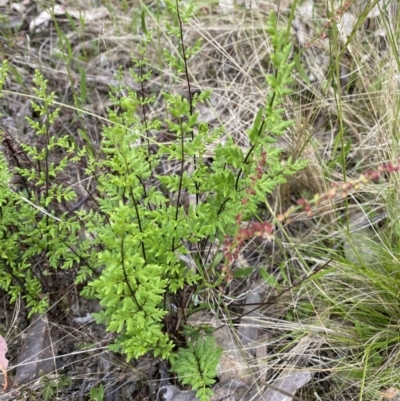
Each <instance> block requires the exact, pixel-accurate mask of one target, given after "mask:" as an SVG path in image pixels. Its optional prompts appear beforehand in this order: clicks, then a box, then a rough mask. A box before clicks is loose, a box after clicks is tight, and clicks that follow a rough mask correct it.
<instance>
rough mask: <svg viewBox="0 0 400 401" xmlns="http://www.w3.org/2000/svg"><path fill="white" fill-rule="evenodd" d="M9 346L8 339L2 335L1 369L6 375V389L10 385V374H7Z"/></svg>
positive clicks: (0, 337) (0, 338)
mask: <svg viewBox="0 0 400 401" xmlns="http://www.w3.org/2000/svg"><path fill="white" fill-rule="evenodd" d="M7 350H8V347H7V343H6V340H5V339H4V337H3V336H1V335H0V370H1V371H2V372H3V375H4V391H6V390H7V387H8V376H7V367H8V359H7V358H6V353H7Z"/></svg>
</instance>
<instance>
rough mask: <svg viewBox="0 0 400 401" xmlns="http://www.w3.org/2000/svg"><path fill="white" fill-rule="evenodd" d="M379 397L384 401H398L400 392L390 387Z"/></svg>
mask: <svg viewBox="0 0 400 401" xmlns="http://www.w3.org/2000/svg"><path fill="white" fill-rule="evenodd" d="M380 395H381V397H382V398H384V399H385V400H395V401H396V400H398V399H399V395H400V392H399V390H398V389H397V388H394V387H391V388H388V389H387V390H385V391H382V392H381V393H380Z"/></svg>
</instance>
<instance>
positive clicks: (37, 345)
mask: <svg viewBox="0 0 400 401" xmlns="http://www.w3.org/2000/svg"><path fill="white" fill-rule="evenodd" d="M31 320H32V322H31V324H30V326H29V327H28V328H27V329H26V332H25V335H24V337H25V338H24V341H23V344H22V346H21V352H20V354H19V356H18V366H17V369H16V373H15V383H18V384H19V385H20V384H26V383H29V382H31V381H33V380H35V379H37V378H39V377H41V376H43V375H46V374H48V373H50V372H52V371H54V370H55V369H56V366H55V361H54V356H55V355H56V354H57V351H58V344H59V343H58V341H57V339H56V338H55V337H54V336H52V335H51V333H50V329H49V324H48V321H47V319H46V316H39V315H34V316H33V317H32V319H31Z"/></svg>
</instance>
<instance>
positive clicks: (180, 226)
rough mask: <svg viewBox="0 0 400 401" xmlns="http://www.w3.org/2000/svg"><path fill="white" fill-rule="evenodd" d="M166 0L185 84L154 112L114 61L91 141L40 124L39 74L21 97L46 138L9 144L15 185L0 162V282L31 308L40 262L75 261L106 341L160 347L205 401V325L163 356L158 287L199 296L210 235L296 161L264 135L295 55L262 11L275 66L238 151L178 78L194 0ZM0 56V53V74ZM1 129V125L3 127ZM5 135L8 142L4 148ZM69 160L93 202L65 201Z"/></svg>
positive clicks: (215, 237)
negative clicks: (83, 143)
mask: <svg viewBox="0 0 400 401" xmlns="http://www.w3.org/2000/svg"><path fill="white" fill-rule="evenodd" d="M166 5H167V7H168V9H169V11H170V13H171V14H172V16H173V18H172V20H173V21H174V23H172V24H168V23H167V24H166V29H167V34H168V35H169V37H170V38H172V40H174V41H175V43H174V44H175V45H176V47H175V48H174V51H167V50H166V51H165V53H164V59H165V61H166V62H167V63H168V66H169V68H170V69H172V70H174V71H175V73H176V75H177V76H178V77H182V78H183V79H185V80H186V83H187V89H188V93H189V97H188V98H184V97H182V96H180V95H175V94H170V93H164V94H163V101H164V105H165V112H166V113H167V115H168V117H167V118H166V119H165V120H163V121H162V120H159V119H149V118H148V117H147V114H146V110H147V108H148V106H149V105H150V104H155V102H156V99H155V97H144V96H143V95H139V94H138V93H136V92H135V91H132V90H130V89H129V88H127V87H126V86H124V84H123V83H122V71H119V73H118V74H117V79H118V81H119V82H120V84H119V85H118V86H116V87H112V88H111V92H110V99H111V101H112V103H113V107H112V108H110V109H109V110H108V120H109V124H108V125H105V126H104V127H103V132H102V141H101V146H100V151H99V152H98V153H95V152H93V151H92V150H91V149H89V148H88V147H82V148H78V147H77V146H76V145H75V144H74V143H73V142H71V141H70V140H69V138H67V137H61V138H55V137H53V136H52V135H51V130H50V128H51V125H52V124H53V123H54V121H55V119H56V118H57V113H58V110H57V109H55V108H54V97H53V95H52V94H48V93H47V87H46V81H45V80H44V79H43V78H42V76H41V75H40V73H38V72H37V73H36V75H35V83H36V94H37V97H38V99H40V101H39V102H37V103H34V104H33V107H34V108H35V110H36V112H37V114H38V115H40V116H42V120H41V121H39V122H37V121H33V120H30V121H29V123H30V125H31V126H32V127H33V128H34V129H35V130H36V133H37V135H38V136H39V137H42V138H44V141H43V140H42V141H41V143H44V145H42V147H41V148H40V147H35V146H31V145H26V144H21V145H20V150H22V153H23V154H24V155H25V156H26V159H28V160H29V161H30V163H29V164H28V165H27V166H24V165H19V164H17V165H15V166H12V167H13V172H14V173H15V174H16V175H18V176H19V177H20V178H21V179H22V182H23V184H24V185H25V189H23V190H21V192H20V193H14V192H12V191H11V189H10V188H9V185H8V183H7V180H8V178H7V177H8V176H7V166H6V164H5V163H4V162H2V163H0V174H2V175H3V176H4V177H5V181H4V183H3V184H2V186H3V188H4V189H5V191H4V193H1V194H0V206H1V212H2V219H1V221H0V230H1V231H0V233H1V234H0V235H1V236H2V237H1V241H0V244H1V245H0V247H1V249H0V251H1V260H0V263H1V264H2V267H3V268H2V269H0V271H1V272H2V273H1V274H2V275H1V276H0V285H1V286H2V288H4V289H5V290H6V291H7V292H9V293H10V294H11V295H12V298H13V300H15V299H16V298H17V297H18V296H19V295H23V297H24V298H25V299H26V301H27V305H28V307H29V308H30V309H31V313H34V312H39V313H40V312H43V311H44V310H45V309H46V307H47V306H48V305H49V299H48V297H47V292H49V290H47V291H46V288H45V287H46V286H45V284H46V280H45V276H46V275H45V271H46V270H47V269H49V270H50V271H51V270H56V271H60V270H68V269H75V271H76V279H75V283H76V284H84V285H85V288H84V290H83V292H82V294H83V295H84V296H86V297H89V298H97V299H98V300H99V302H100V305H101V306H102V310H101V311H100V312H99V313H97V314H94V316H95V319H96V320H97V322H98V323H104V324H105V326H106V328H107V330H108V331H112V332H115V333H117V336H116V339H115V341H114V343H113V344H111V345H110V349H112V350H114V351H118V352H122V353H124V354H125V355H126V356H127V358H128V359H132V358H139V357H140V356H142V355H144V354H146V353H148V352H151V353H152V354H153V355H154V356H161V357H162V358H171V363H172V367H173V369H174V370H175V371H176V372H177V373H178V375H179V376H180V378H181V380H182V382H183V383H187V384H190V385H191V386H192V387H193V388H194V389H196V390H197V392H198V393H197V394H198V396H199V398H201V400H204V401H205V400H207V399H209V397H210V395H211V391H210V389H209V388H208V386H210V385H211V384H212V383H213V377H214V376H215V374H216V371H215V369H216V366H217V364H218V360H219V357H220V354H221V350H220V349H219V348H218V347H216V345H215V341H214V339H213V337H212V336H210V335H208V336H206V337H198V338H197V339H196V340H195V341H194V342H193V343H191V344H190V345H188V348H184V349H182V350H180V352H179V353H178V355H177V356H174V354H173V352H172V351H173V349H174V346H175V344H174V342H173V340H172V339H171V337H170V333H168V330H167V329H166V318H167V315H168V313H169V310H172V309H173V308H174V306H173V305H170V301H169V297H170V295H173V294H176V293H177V292H179V291H181V290H182V289H183V288H184V287H185V286H186V287H190V288H191V289H192V292H193V296H197V295H198V294H201V292H202V291H204V290H207V289H208V288H216V287H217V286H219V285H220V284H221V283H222V282H223V281H224V280H225V279H229V276H228V271H227V270H224V269H221V263H219V262H220V260H221V252H216V253H215V257H214V260H211V261H209V260H208V258H207V256H208V255H209V253H210V252H209V250H210V247H211V246H213V245H216V246H217V247H218V246H220V244H222V243H223V241H224V238H226V237H233V236H234V235H235V233H236V232H237V230H238V221H246V220H247V221H248V220H250V219H253V218H254V217H255V216H256V213H257V210H258V208H259V206H260V204H263V203H264V202H265V198H266V196H267V195H268V194H270V193H271V192H272V191H273V190H274V189H275V188H276V187H277V186H278V185H279V184H281V183H284V182H285V181H286V177H287V176H289V175H291V174H294V173H295V172H297V171H299V170H300V169H302V168H303V167H304V166H305V162H301V161H293V160H290V159H289V160H287V161H286V162H285V163H282V162H281V161H280V157H279V156H280V153H281V150H280V149H279V148H277V147H276V146H275V142H276V137H278V136H281V135H283V134H284V133H285V130H286V128H287V127H289V126H290V125H291V124H292V121H287V120H285V118H284V108H283V107H282V102H283V99H284V97H285V96H286V95H288V94H290V93H291V91H290V89H289V85H290V83H291V82H292V79H291V72H292V69H293V66H294V64H293V63H291V62H289V59H290V52H291V46H290V45H289V44H287V42H286V35H285V34H284V33H281V32H279V31H278V29H277V27H276V20H275V16H274V14H273V13H271V14H270V15H271V16H270V19H269V21H268V25H267V31H268V34H269V35H270V37H271V40H272V44H273V49H274V52H273V53H272V55H271V62H272V65H273V68H274V72H273V73H272V74H269V75H267V77H266V83H267V84H268V87H269V92H268V96H267V98H266V101H265V105H264V106H263V107H261V108H260V109H259V110H258V112H257V114H256V117H255V120H254V123H253V126H252V128H251V129H250V130H249V131H248V137H249V141H250V147H249V148H248V149H247V150H245V151H244V150H243V149H242V148H241V147H240V146H238V145H237V144H236V143H235V141H234V139H233V138H232V137H230V136H229V133H226V132H225V129H224V127H217V128H214V129H211V128H210V127H209V126H208V124H206V123H205V122H202V121H199V115H198V112H197V111H196V105H198V104H199V103H204V102H207V101H208V99H209V96H210V93H209V92H203V93H201V94H197V93H196V94H194V93H193V91H192V88H191V84H190V80H189V76H190V74H189V70H188V61H189V59H190V58H192V57H194V56H195V55H196V54H197V52H198V50H199V48H200V41H197V42H196V43H195V44H194V45H193V46H189V45H187V44H186V43H184V40H183V24H184V23H186V22H188V21H189V20H190V18H191V17H192V7H193V4H192V6H189V7H185V6H180V5H179V4H178V2H174V1H166ZM151 40H152V35H151V34H147V35H146V36H145V37H144V39H143V41H142V43H141V44H140V45H139V47H138V51H137V56H135V57H133V63H134V66H135V67H134V68H133V69H132V71H131V76H132V78H133V79H134V80H136V82H138V83H139V85H144V83H146V81H148V80H150V79H151V77H152V71H151V68H150V63H149V61H148V60H147V59H146V52H147V47H148V46H149V44H150V43H151ZM5 68H6V64H4V67H3V70H2V75H0V76H1V77H2V82H4V80H5ZM142 93H145V91H144V90H143V91H142ZM160 115H161V113H160ZM163 130H167V131H168V132H169V133H170V134H171V136H172V140H171V141H170V142H169V143H159V141H157V138H158V134H159V133H162V132H163ZM7 138H8V137H7V135H6V134H5V135H4V138H3V141H4V140H5V141H7ZM13 145H14V144H12V143H11V144H9V146H8V149H9V151H10V152H11V154H12V152H13V151H15V154H16V153H17V152H16V150H15V148H14V147H13ZM210 145H214V146H215V145H216V146H215V154H214V160H213V163H212V165H211V166H209V165H207V163H206V161H205V154H206V152H207V149H208V147H209V146H210ZM57 150H61V151H62V152H63V154H64V155H65V156H64V158H63V160H62V161H61V163H60V164H59V165H55V164H54V163H52V162H51V154H52V152H55V151H57ZM11 156H13V154H12V155H11ZM16 159H18V158H16ZM78 160H86V161H87V169H86V174H87V175H88V176H90V177H95V179H96V191H95V192H94V193H91V194H90V197H91V199H92V201H93V203H94V204H96V205H97V208H95V209H93V210H90V211H80V212H78V211H73V210H72V209H71V207H69V206H70V204H71V202H72V201H74V199H75V198H76V193H75V192H74V191H73V190H71V188H70V187H67V186H66V185H63V184H60V183H59V181H60V180H58V178H59V177H60V175H61V174H65V171H66V169H67V168H69V167H70V165H71V164H72V163H75V162H76V161H78ZM165 161H171V162H175V163H176V165H177V168H176V169H175V170H174V171H173V172H172V173H166V172H165V171H164V170H163V168H162V162H165ZM60 205H61V206H63V208H60ZM63 210H65V211H63ZM3 216H4V217H3ZM18 244H23V246H18ZM38 260H40V262H41V264H43V261H45V267H44V268H42V269H29V267H30V266H31V265H32V263H35V262H37V261H38ZM187 260H191V261H192V263H187ZM189 307H190V304H189ZM210 308H212V306H210ZM183 366H185V367H186V369H185V370H184V369H183ZM183 375H185V377H183Z"/></svg>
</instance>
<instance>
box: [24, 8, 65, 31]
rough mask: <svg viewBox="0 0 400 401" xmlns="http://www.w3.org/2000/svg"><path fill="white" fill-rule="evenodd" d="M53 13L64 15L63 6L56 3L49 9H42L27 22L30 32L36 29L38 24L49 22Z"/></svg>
mask: <svg viewBox="0 0 400 401" xmlns="http://www.w3.org/2000/svg"><path fill="white" fill-rule="evenodd" d="M53 14H54V15H65V7H64V6H60V5H58V4H55V5H54V8H52V9H51V10H49V11H47V10H46V11H42V12H41V13H40V14H39V15H38V16H37V17H36V18H34V19H33V20H32V21H31V22H30V24H29V30H30V31H31V32H32V31H33V30H35V29H37V28H38V27H39V26H40V25H43V24H44V23H46V22H49V21H51V20H52V19H53Z"/></svg>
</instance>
